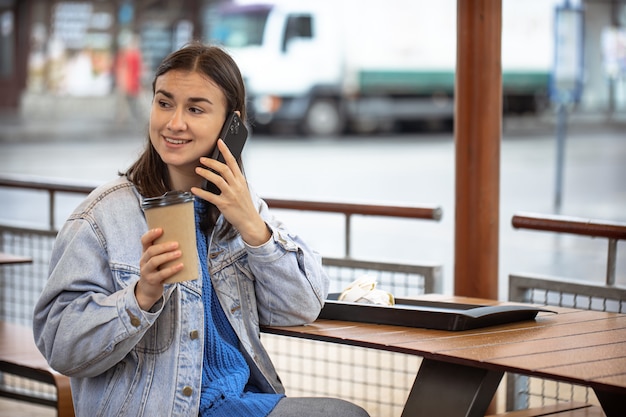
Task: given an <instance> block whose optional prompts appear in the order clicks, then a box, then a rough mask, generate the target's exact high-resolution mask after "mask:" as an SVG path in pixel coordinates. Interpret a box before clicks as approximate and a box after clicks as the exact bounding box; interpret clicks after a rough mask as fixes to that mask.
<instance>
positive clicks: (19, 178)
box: [0, 174, 99, 194]
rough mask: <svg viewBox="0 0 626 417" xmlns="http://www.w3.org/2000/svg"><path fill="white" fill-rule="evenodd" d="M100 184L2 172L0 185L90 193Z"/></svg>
mask: <svg viewBox="0 0 626 417" xmlns="http://www.w3.org/2000/svg"><path fill="white" fill-rule="evenodd" d="M98 185H99V184H98V183H95V182H86V181H76V180H70V179H65V178H63V179H60V178H59V179H51V178H48V177H39V176H31V175H15V174H1V175H0V186H1V187H9V188H24V189H27V190H47V191H51V192H62V193H77V194H89V193H90V192H91V191H93V189H94V188H96V187H97V186H98Z"/></svg>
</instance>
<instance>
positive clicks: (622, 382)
mask: <svg viewBox="0 0 626 417" xmlns="http://www.w3.org/2000/svg"><path fill="white" fill-rule="evenodd" d="M442 301H449V302H458V303H475V304H493V303H494V302H493V301H488V300H479V299H467V298H458V297H448V298H447V299H442ZM549 308H550V309H551V310H553V311H556V312H557V313H558V314H551V313H539V314H538V315H537V317H536V319H535V320H526V321H520V322H517V323H511V324H505V325H498V326H492V327H485V328H480V329H474V330H465V331H459V332H450V331H443V330H428V329H422V328H414V327H403V326H390V325H379V324H371V323H357V322H349V321H339V320H317V321H315V322H314V323H312V324H310V325H305V326H295V327H266V328H264V329H263V331H264V332H267V333H273V334H279V335H285V336H294V337H300V338H305V339H312V340H320V341H326V342H334V343H340V344H346V345H353V346H361V347H366V348H371V349H379V350H385V351H390V352H400V353H405V354H410V355H416V356H421V357H423V362H422V365H421V366H420V369H419V371H418V373H417V376H416V379H415V382H414V384H413V387H412V389H411V392H410V394H409V397H408V399H407V402H406V404H405V407H404V411H403V413H402V416H403V417H405V416H447V417H456V416H459V417H460V416H468V417H482V416H484V415H485V412H486V411H487V408H488V406H489V403H490V402H491V399H492V398H493V396H494V394H495V391H496V389H497V388H498V385H499V383H500V380H501V379H502V376H503V375H504V373H505V372H513V373H518V374H524V375H528V376H535V377H540V378H547V379H552V380H557V381H563V382H568V383H572V384H579V385H585V386H588V387H591V388H592V389H593V390H594V391H595V393H596V395H597V397H598V399H599V401H600V403H601V405H602V408H603V410H604V412H605V413H606V415H607V417H624V416H626V314H616V313H606V312H598V311H587V310H576V309H568V308H561V307H549Z"/></svg>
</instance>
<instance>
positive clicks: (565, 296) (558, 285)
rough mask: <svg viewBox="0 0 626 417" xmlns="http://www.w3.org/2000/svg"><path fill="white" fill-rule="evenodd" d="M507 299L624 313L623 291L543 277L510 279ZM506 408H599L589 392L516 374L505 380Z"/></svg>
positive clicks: (615, 288) (511, 277) (622, 289)
mask: <svg viewBox="0 0 626 417" xmlns="http://www.w3.org/2000/svg"><path fill="white" fill-rule="evenodd" d="M509 294H510V296H509V299H510V300H511V301H516V302H524V303H531V304H537V305H543V306H558V307H568V308H577V309H583V310H596V311H606V312H615V313H624V312H625V311H626V289H624V288H619V287H609V286H598V285H591V284H588V285H587V284H582V283H577V282H572V281H566V280H559V279H554V278H551V277H543V276H521V275H511V276H509ZM507 387H508V399H507V408H509V409H524V408H529V407H540V406H544V405H549V404H554V403H558V402H572V401H577V402H586V403H591V404H595V405H598V404H599V402H598V399H597V397H596V395H595V393H594V392H593V390H592V389H590V388H587V387H582V386H578V385H572V384H567V383H563V382H556V381H551V380H547V379H542V378H532V377H526V376H522V375H517V374H510V375H508V377H507Z"/></svg>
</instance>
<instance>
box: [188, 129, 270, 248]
mask: <svg viewBox="0 0 626 417" xmlns="http://www.w3.org/2000/svg"><path fill="white" fill-rule="evenodd" d="M216 146H218V147H219V150H220V151H221V152H222V154H223V155H224V161H226V164H223V163H221V162H219V161H217V160H215V159H211V158H200V163H202V165H204V166H206V167H207V168H209V169H206V168H200V167H198V168H196V173H197V174H198V175H200V176H201V177H202V178H204V179H206V180H207V181H210V182H212V183H213V184H215V185H216V186H217V188H219V189H220V191H221V194H219V195H218V194H214V193H211V192H209V191H206V190H203V189H201V188H197V187H193V188H192V189H191V192H192V193H193V194H194V195H196V196H198V197H200V198H202V199H203V200H206V201H208V202H210V203H213V204H214V205H215V206H216V207H217V208H218V209H219V210H220V212H221V213H222V214H223V215H224V217H225V218H226V220H228V222H229V223H230V224H232V225H233V227H235V228H236V229H237V230H238V231H239V233H240V234H241V237H242V238H243V240H244V241H245V242H246V243H247V244H249V245H252V246H259V245H262V244H263V243H265V242H267V241H268V240H269V239H270V237H271V234H270V231H269V229H268V227H267V225H266V224H265V222H264V221H263V219H262V218H261V216H260V215H259V212H258V211H257V209H256V207H254V204H253V203H252V197H251V196H250V190H249V189H248V183H247V181H246V178H245V177H244V175H243V173H242V172H241V169H239V165H238V164H237V160H236V159H235V157H233V155H232V153H231V152H230V150H229V149H228V146H226V144H225V143H224V141H223V140H221V139H219V140H218V141H217V145H216Z"/></svg>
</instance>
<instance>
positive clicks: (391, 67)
mask: <svg viewBox="0 0 626 417" xmlns="http://www.w3.org/2000/svg"><path fill="white" fill-rule="evenodd" d="M504 3H505V4H504V5H503V9H504V10H503V27H506V28H507V30H504V31H503V69H504V71H503V90H504V103H505V107H506V108H507V109H508V110H513V109H515V110H523V111H527V110H534V109H535V108H536V103H537V98H538V97H542V96H544V95H545V93H546V90H547V87H548V81H549V70H550V66H551V59H552V47H551V43H552V7H553V6H552V4H553V0H529V1H527V2H519V1H516V0H504ZM515 3H518V5H516V4H515ZM547 6H549V7H547ZM210 15H211V18H210V19H209V27H210V36H209V37H210V38H211V39H210V41H212V42H214V43H218V44H221V45H223V46H224V47H225V48H226V49H227V50H228V51H229V52H230V53H231V54H232V55H233V57H234V58H235V60H236V61H237V63H238V64H239V66H240V68H241V71H242V74H243V76H244V78H245V82H246V88H247V92H248V98H249V103H250V104H249V113H250V115H249V116H250V119H251V120H252V127H253V128H257V129H260V128H264V127H270V126H273V125H283V124H291V125H293V126H296V127H298V128H299V130H300V132H302V133H304V134H310V135H326V136H329V135H337V134H340V133H342V132H344V131H347V130H349V129H351V130H355V131H361V132H364V131H374V130H376V129H380V128H388V127H391V126H393V125H394V124H395V123H397V122H403V121H415V120H443V121H451V120H452V117H453V114H454V102H453V96H454V72H455V61H456V17H457V16H456V0H437V1H429V0H368V1H359V0H333V1H330V0H273V3H271V4H254V3H248V2H246V1H245V0H239V1H237V2H234V3H224V4H221V5H219V6H218V7H216V8H215V9H213V10H212V12H211V14H210ZM505 25H506V26H505ZM509 26H510V30H509ZM507 48H515V49H514V50H508V49H507ZM507 61H508V62H510V65H508V66H507Z"/></svg>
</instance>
